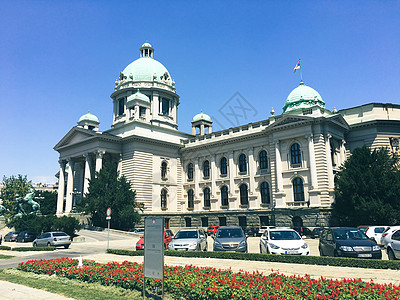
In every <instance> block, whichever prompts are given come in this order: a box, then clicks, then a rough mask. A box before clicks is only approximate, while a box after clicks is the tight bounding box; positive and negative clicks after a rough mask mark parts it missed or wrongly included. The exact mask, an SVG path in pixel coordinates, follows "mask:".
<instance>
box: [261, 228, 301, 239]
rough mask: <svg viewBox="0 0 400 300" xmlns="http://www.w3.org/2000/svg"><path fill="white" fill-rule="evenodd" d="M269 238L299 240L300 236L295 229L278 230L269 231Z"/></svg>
mask: <svg viewBox="0 0 400 300" xmlns="http://www.w3.org/2000/svg"><path fill="white" fill-rule="evenodd" d="M269 236H270V238H271V240H301V237H300V236H299V235H298V234H297V233H296V232H295V231H289V230H280V231H271V232H270V233H269Z"/></svg>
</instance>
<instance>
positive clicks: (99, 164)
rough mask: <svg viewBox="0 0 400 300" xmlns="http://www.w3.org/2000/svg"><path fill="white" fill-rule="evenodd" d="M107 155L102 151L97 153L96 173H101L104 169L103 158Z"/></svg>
mask: <svg viewBox="0 0 400 300" xmlns="http://www.w3.org/2000/svg"><path fill="white" fill-rule="evenodd" d="M105 153H106V152H105V151H100V150H99V151H97V152H96V172H100V170H101V168H102V167H103V156H104V154H105Z"/></svg>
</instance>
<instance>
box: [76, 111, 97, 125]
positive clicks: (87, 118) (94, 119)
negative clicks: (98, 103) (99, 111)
mask: <svg viewBox="0 0 400 300" xmlns="http://www.w3.org/2000/svg"><path fill="white" fill-rule="evenodd" d="M82 121H92V122H95V123H100V122H99V119H98V118H97V117H96V116H95V115H93V114H91V113H90V111H88V113H87V114H85V115H83V116H82V117H80V118H79V121H78V123H80V122H82Z"/></svg>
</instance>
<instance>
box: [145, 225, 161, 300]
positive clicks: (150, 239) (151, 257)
mask: <svg viewBox="0 0 400 300" xmlns="http://www.w3.org/2000/svg"><path fill="white" fill-rule="evenodd" d="M143 265H144V273H143V299H145V297H146V287H145V280H146V277H148V278H155V279H161V280H162V299H164V217H147V218H145V219H144V262H143Z"/></svg>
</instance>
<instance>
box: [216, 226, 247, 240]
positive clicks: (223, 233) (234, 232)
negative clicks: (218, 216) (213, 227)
mask: <svg viewBox="0 0 400 300" xmlns="http://www.w3.org/2000/svg"><path fill="white" fill-rule="evenodd" d="M217 237H218V238H240V237H243V231H242V230H241V229H240V228H226V229H225V228H223V229H219V231H218V235H217Z"/></svg>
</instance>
